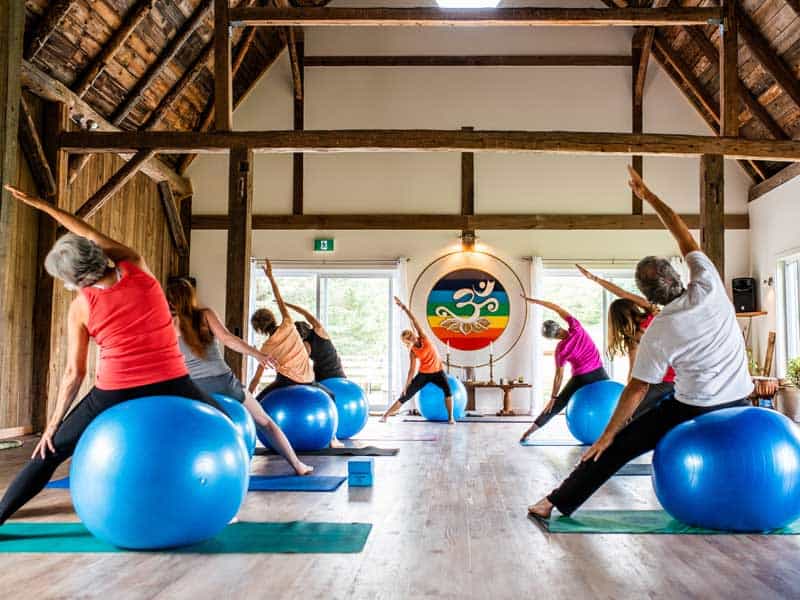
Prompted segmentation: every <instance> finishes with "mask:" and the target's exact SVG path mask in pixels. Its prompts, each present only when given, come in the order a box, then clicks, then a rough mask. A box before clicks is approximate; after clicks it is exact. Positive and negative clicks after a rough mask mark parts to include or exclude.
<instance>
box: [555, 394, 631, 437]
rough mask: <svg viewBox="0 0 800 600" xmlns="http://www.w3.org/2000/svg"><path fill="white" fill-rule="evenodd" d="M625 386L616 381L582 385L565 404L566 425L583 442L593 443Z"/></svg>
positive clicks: (608, 418)
mask: <svg viewBox="0 0 800 600" xmlns="http://www.w3.org/2000/svg"><path fill="white" fill-rule="evenodd" d="M624 388H625V386H623V385H622V384H621V383H617V382H616V381H611V380H605V381H596V382H594V383H590V384H589V385H585V386H583V387H582V388H581V389H579V390H578V391H577V392H575V393H574V394H573V395H572V398H571V399H570V401H569V404H567V427H568V428H569V432H570V433H571V434H572V435H573V436H575V438H576V439H577V440H578V441H580V442H583V443H584V444H594V443H595V442H596V441H597V439H598V438H599V437H600V436H601V435H602V433H603V431H605V428H606V425H608V422H609V421H610V420H611V415H613V414H614V410H615V409H616V408H617V402H619V397H620V395H621V394H622V390H623V389H624Z"/></svg>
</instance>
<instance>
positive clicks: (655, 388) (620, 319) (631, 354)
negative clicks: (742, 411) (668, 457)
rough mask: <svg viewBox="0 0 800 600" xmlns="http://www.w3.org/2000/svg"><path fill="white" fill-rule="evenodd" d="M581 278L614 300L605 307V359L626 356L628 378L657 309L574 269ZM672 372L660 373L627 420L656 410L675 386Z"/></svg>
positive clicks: (634, 296)
mask: <svg viewBox="0 0 800 600" xmlns="http://www.w3.org/2000/svg"><path fill="white" fill-rule="evenodd" d="M575 266H576V267H577V268H578V270H579V271H580V272H581V273H582V274H583V276H584V277H586V278H587V279H590V280H591V281H594V282H595V283H597V284H599V285H600V287H602V288H604V289H606V290H608V291H609V292H611V293H612V294H614V295H615V296H618V298H617V299H616V300H614V301H613V302H612V303H611V304H610V305H609V307H608V349H607V354H608V356H609V358H612V359H613V358H614V357H615V356H623V355H625V354H627V355H628V361H629V363H630V368H629V369H628V373H629V375H628V378H629V379H630V373H631V372H632V371H633V365H634V363H635V362H636V351H637V350H638V349H639V341H640V340H641V339H642V336H643V335H644V332H645V331H646V330H647V328H648V327H649V326H650V323H652V322H653V319H655V318H656V316H657V315H658V313H659V310H660V309H659V308H658V307H657V306H654V305H653V304H651V303H650V302H648V300H647V299H646V298H644V297H642V296H638V295H637V294H633V293H631V292H629V291H627V290H625V289H622V288H621V287H619V286H617V285H614V284H613V283H611V282H610V281H607V280H605V279H601V278H600V277H598V276H597V275H594V274H593V273H590V272H589V271H587V270H586V269H584V268H583V267H582V266H580V265H575ZM674 382H675V371H673V370H672V367H670V368H669V369H667V372H666V373H664V379H663V380H662V381H661V383H659V384H657V385H651V386H650V388H649V389H648V391H647V394H646V395H645V397H644V398H643V399H642V402H641V403H640V404H639V406H638V407H637V408H636V411H635V412H634V413H633V416H632V417H631V419H635V418H637V417H639V416H640V415H642V414H644V413H646V412H647V411H648V410H650V409H651V408H654V407H655V406H657V405H658V404H659V403H660V402H661V401H662V400H664V399H665V398H667V397H669V396H671V395H672V393H673V391H674V388H675V385H674Z"/></svg>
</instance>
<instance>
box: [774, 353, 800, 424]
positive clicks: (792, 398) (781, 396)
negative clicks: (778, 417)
mask: <svg viewBox="0 0 800 600" xmlns="http://www.w3.org/2000/svg"><path fill="white" fill-rule="evenodd" d="M775 401H776V408H777V409H778V410H779V411H780V412H782V413H783V414H785V415H786V416H787V417H789V418H790V419H792V420H793V421H797V422H800V358H793V359H792V360H790V361H789V362H788V364H787V365H786V380H785V381H784V382H783V385H782V386H781V388H780V389H779V390H778V393H777V395H776V396H775Z"/></svg>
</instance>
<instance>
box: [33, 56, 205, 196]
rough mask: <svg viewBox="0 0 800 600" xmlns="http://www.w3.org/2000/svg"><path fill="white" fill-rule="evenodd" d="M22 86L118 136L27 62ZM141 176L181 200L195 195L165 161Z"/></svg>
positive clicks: (147, 166)
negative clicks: (169, 189) (162, 185)
mask: <svg viewBox="0 0 800 600" xmlns="http://www.w3.org/2000/svg"><path fill="white" fill-rule="evenodd" d="M22 85H23V86H24V87H25V88H27V89H28V90H30V91H31V93H33V94H35V95H37V96H39V97H40V98H43V99H45V100H48V101H50V102H63V103H64V104H65V105H67V107H68V109H69V111H70V112H71V113H72V114H77V113H80V114H83V115H84V116H85V117H86V118H88V119H92V120H93V121H94V122H95V123H97V125H98V130H99V131H105V132H119V131H120V129H119V127H116V126H114V125H112V124H111V123H109V122H108V121H107V120H106V119H105V118H104V117H103V116H102V115H101V114H100V113H98V112H97V111H96V110H94V108H92V107H91V106H90V105H89V103H88V102H86V101H85V100H82V99H81V98H79V97H78V95H77V94H76V93H75V92H73V91H72V90H70V89H69V88H67V86H65V85H64V84H63V83H61V82H60V81H57V80H56V79H54V78H53V77H50V76H49V75H47V74H45V73H44V72H42V71H41V70H40V69H38V68H36V67H35V66H33V65H32V64H31V63H29V62H28V61H22ZM131 157H132V153H120V158H122V159H123V160H130V159H131ZM142 173H144V174H145V175H147V176H148V177H150V179H153V180H154V181H156V182H158V181H164V180H166V181H169V183H170V185H171V186H172V189H173V190H174V191H175V194H176V195H177V196H179V197H181V198H182V197H184V196H188V195H189V194H191V193H192V184H191V183H190V182H189V180H188V179H186V178H185V177H181V176H180V175H178V173H176V172H175V170H174V169H173V168H172V167H170V166H168V165H167V164H166V163H165V162H163V161H162V160H160V159H158V158H157V157H156V158H153V159H151V160H150V161H149V162H148V163H146V164H144V165H143V166H142Z"/></svg>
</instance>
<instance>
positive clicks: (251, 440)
mask: <svg viewBox="0 0 800 600" xmlns="http://www.w3.org/2000/svg"><path fill="white" fill-rule="evenodd" d="M211 395H212V396H214V400H216V401H217V402H218V403H219V405H220V407H221V408H222V410H224V411H225V414H226V415H228V417H230V420H231V421H233V425H234V427H236V430H237V431H238V432H239V435H241V436H242V440H243V441H244V445H245V448H247V450H248V452H249V457H250V458H252V456H253V453H255V451H256V422H255V421H254V420H253V415H251V414H250V412H249V411H248V410H247V409H246V408H245V406H244V404H242V403H241V402H239V401H238V400H234V399H233V398H229V397H228V396H225V395H223V394H211Z"/></svg>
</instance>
